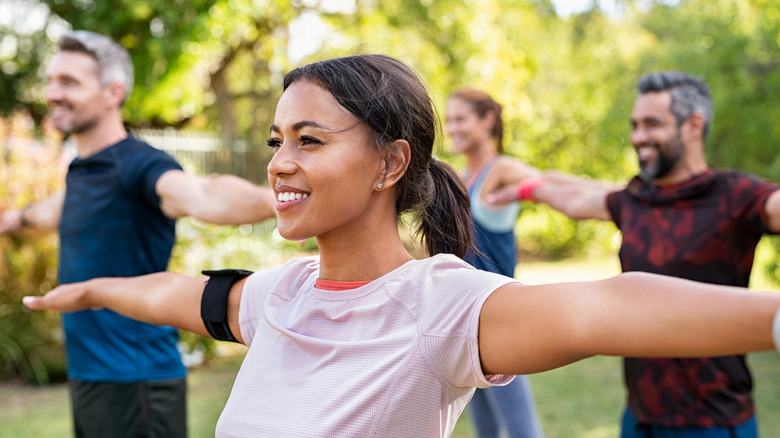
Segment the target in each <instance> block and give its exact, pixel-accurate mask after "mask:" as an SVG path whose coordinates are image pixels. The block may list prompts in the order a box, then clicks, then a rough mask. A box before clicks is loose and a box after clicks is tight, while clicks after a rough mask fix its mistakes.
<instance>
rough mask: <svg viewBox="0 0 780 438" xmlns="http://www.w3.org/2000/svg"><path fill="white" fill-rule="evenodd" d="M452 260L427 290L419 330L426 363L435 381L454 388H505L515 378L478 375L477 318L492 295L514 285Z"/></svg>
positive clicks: (433, 274)
mask: <svg viewBox="0 0 780 438" xmlns="http://www.w3.org/2000/svg"><path fill="white" fill-rule="evenodd" d="M453 259H454V260H453V261H452V262H450V263H449V264H448V263H444V264H439V265H438V266H436V267H435V268H434V269H433V270H432V271H431V272H430V282H426V284H425V286H426V291H425V293H424V295H423V297H422V301H423V302H422V305H421V308H420V318H421V324H420V325H421V328H422V330H423V342H424V343H425V351H426V354H427V356H428V360H429V362H430V363H431V366H432V368H433V369H434V370H435V371H434V372H436V373H438V374H439V378H440V379H442V380H443V381H445V382H447V383H448V384H450V385H453V386H455V387H461V388H462V387H480V388H484V387H488V386H491V385H503V384H507V383H509V382H511V380H512V378H513V376H505V375H485V374H484V373H483V372H482V365H481V362H480V359H479V340H478V332H479V316H480V313H481V312H482V306H483V305H484V304H485V301H486V300H487V299H488V297H489V296H490V295H491V294H492V293H493V292H494V291H495V290H496V289H498V288H499V287H501V286H503V285H505V284H508V283H512V282H516V280H514V279H513V278H510V277H505V276H503V275H499V274H495V273H492V272H487V271H480V270H477V269H474V268H472V267H470V266H468V265H466V264H465V263H463V262H461V261H460V260H458V259H455V258H454V256H453Z"/></svg>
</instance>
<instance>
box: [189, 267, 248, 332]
mask: <svg viewBox="0 0 780 438" xmlns="http://www.w3.org/2000/svg"><path fill="white" fill-rule="evenodd" d="M202 274H203V275H208V276H209V277H210V278H209V280H208V282H206V288H205V289H204V290H203V297H202V298H201V300H200V317H201V318H202V319H203V324H204V325H205V326H206V330H208V331H209V334H210V335H211V336H212V337H213V338H214V339H218V340H220V341H230V342H238V340H237V339H236V338H235V336H233V333H232V332H231V331H230V325H229V324H228V317H227V307H228V306H227V301H228V295H229V294H230V288H231V287H232V286H233V284H234V283H235V282H237V281H238V280H241V279H242V278H244V277H246V276H248V275H250V274H252V272H251V271H245V270H243V269H223V270H219V271H203V272H202Z"/></svg>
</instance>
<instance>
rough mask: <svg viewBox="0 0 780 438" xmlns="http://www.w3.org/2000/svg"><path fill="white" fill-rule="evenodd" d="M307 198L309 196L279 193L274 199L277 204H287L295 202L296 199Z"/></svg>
mask: <svg viewBox="0 0 780 438" xmlns="http://www.w3.org/2000/svg"><path fill="white" fill-rule="evenodd" d="M308 197H309V195H308V194H306V193H293V192H282V193H279V194H278V195H277V196H276V199H277V200H278V201H279V202H287V201H293V200H296V199H306V198H308Z"/></svg>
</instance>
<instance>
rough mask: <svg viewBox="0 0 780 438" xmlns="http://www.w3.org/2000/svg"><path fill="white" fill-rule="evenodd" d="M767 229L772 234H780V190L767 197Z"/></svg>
mask: <svg viewBox="0 0 780 438" xmlns="http://www.w3.org/2000/svg"><path fill="white" fill-rule="evenodd" d="M766 215H767V217H768V223H767V228H769V231H770V232H772V233H780V190H776V191H775V192H774V193H772V194H771V195H769V198H768V199H767V200H766Z"/></svg>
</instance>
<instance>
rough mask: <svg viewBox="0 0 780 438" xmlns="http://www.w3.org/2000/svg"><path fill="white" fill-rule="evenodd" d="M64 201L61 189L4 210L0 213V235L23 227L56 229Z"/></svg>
mask: <svg viewBox="0 0 780 438" xmlns="http://www.w3.org/2000/svg"><path fill="white" fill-rule="evenodd" d="M64 203H65V191H64V190H63V191H61V192H58V193H55V194H53V195H51V196H49V197H48V198H46V199H44V200H43V201H39V202H36V203H33V204H29V205H27V206H26V207H23V208H20V209H14V210H6V211H4V212H2V214H0V235H2V234H7V233H16V232H19V231H21V230H22V229H23V228H35V229H38V230H56V229H57V227H58V226H59V225H60V218H61V217H62V206H63V204H64Z"/></svg>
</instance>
